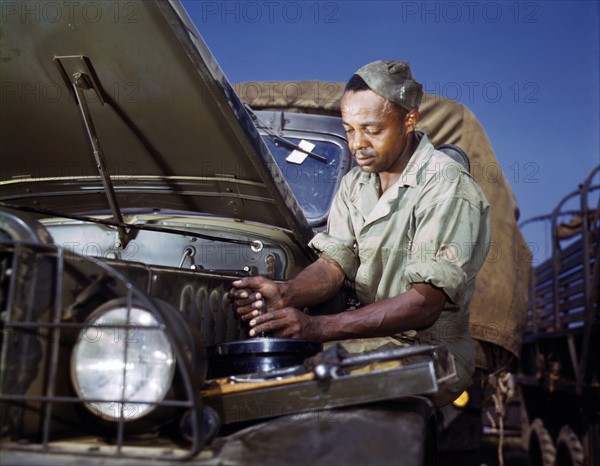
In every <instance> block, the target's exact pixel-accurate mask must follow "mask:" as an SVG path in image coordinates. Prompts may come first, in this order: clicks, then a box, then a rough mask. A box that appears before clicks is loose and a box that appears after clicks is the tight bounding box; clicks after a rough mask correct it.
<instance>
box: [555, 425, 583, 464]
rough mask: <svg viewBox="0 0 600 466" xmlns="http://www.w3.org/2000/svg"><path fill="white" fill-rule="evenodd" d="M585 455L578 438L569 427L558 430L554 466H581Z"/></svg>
mask: <svg viewBox="0 0 600 466" xmlns="http://www.w3.org/2000/svg"><path fill="white" fill-rule="evenodd" d="M584 459H585V455H584V453H583V446H582V445H581V442H580V441H579V438H578V437H577V435H576V434H575V432H573V430H572V429H571V428H570V427H569V426H563V428H562V429H560V432H559V434H558V438H557V440H556V462H555V463H554V464H555V465H556V466H583V464H584Z"/></svg>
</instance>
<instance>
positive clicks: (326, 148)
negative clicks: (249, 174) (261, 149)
mask: <svg viewBox="0 0 600 466" xmlns="http://www.w3.org/2000/svg"><path fill="white" fill-rule="evenodd" d="M285 139H286V140H287V141H289V142H291V143H293V144H296V145H299V144H301V143H302V144H306V142H308V143H310V144H314V148H312V149H311V150H310V152H312V153H313V154H316V155H319V156H321V157H324V158H325V161H323V160H320V159H318V158H315V157H311V156H310V155H307V154H302V156H301V158H303V159H304V160H302V161H301V163H294V162H289V161H288V160H286V159H287V158H288V157H289V156H290V154H291V153H292V152H294V149H293V148H291V147H289V146H288V145H285V144H282V143H281V142H278V140H277V139H273V138H270V137H268V136H266V137H265V138H264V140H265V143H266V144H267V146H268V147H269V150H270V151H271V153H272V154H273V157H275V160H276V161H277V165H279V168H280V169H281V172H282V173H283V176H284V177H285V179H286V180H287V182H288V184H289V185H290V188H291V189H292V192H293V193H294V195H295V196H296V200H297V201H298V203H299V204H300V206H301V207H302V210H303V211H304V215H305V216H306V218H307V220H308V221H309V222H310V223H311V224H313V225H314V224H315V223H318V222H320V221H324V220H325V219H326V217H327V214H328V213H329V207H330V206H331V201H332V200H333V195H334V194H335V192H336V189H337V185H338V181H339V177H340V176H341V175H340V173H339V172H340V157H341V153H342V149H341V147H340V146H339V145H337V144H335V143H333V142H330V141H320V140H315V139H306V138H305V139H302V138H294V137H288V136H285ZM303 141H305V142H303ZM309 147H310V146H309ZM304 155H305V156H306V158H304V157H303V156H304Z"/></svg>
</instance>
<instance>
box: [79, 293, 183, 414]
mask: <svg viewBox="0 0 600 466" xmlns="http://www.w3.org/2000/svg"><path fill="white" fill-rule="evenodd" d="M128 316H129V319H128ZM87 322H88V323H89V327H86V328H85V329H84V330H83V331H82V332H81V333H80V335H79V338H78V339H77V343H76V344H75V346H74V348H73V353H72V355H71V380H72V382H73V386H74V387H75V391H76V392H77V395H78V396H79V397H80V398H81V399H82V400H84V405H85V407H86V408H87V409H89V410H90V411H91V412H93V413H94V414H96V415H97V416H100V417H101V418H102V419H106V420H109V421H117V420H119V418H120V417H121V411H122V412H123V419H124V420H125V421H132V420H135V419H139V418H141V417H143V416H145V415H147V414H148V413H150V412H151V411H152V410H154V408H155V407H156V403H159V402H161V401H162V400H163V399H164V398H165V396H166V394H167V392H168V391H169V388H170V387H171V384H172V381H173V374H174V372H175V357H174V354H173V349H172V347H171V344H170V343H169V340H168V338H167V335H166V334H165V332H164V331H163V330H161V329H159V328H158V327H159V322H158V321H157V320H156V319H155V318H154V316H153V315H152V314H151V313H150V312H148V311H146V310H144V309H142V308H140V307H139V306H136V305H135V304H134V305H133V306H131V309H130V311H129V312H128V310H127V306H124V305H122V306H118V307H112V308H110V309H106V308H104V309H102V308H101V309H98V310H97V311H95V312H94V313H92V314H91V315H90V317H89V318H88V320H87ZM146 327H154V328H146ZM85 400H94V401H89V402H88V401H85ZM97 400H101V401H97ZM103 400H106V401H103Z"/></svg>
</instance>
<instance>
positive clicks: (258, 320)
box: [250, 307, 321, 341]
mask: <svg viewBox="0 0 600 466" xmlns="http://www.w3.org/2000/svg"><path fill="white" fill-rule="evenodd" d="M317 321H318V317H311V316H309V315H306V314H305V313H303V312H302V311H300V310H299V309H297V308H294V307H286V308H284V309H279V310H277V311H272V312H267V313H265V314H260V315H257V316H256V317H254V318H253V319H252V320H251V321H250V327H252V330H250V336H251V337H253V336H257V335H260V334H261V333H263V332H264V333H265V334H267V335H269V336H272V337H277V338H301V339H304V340H310V341H320V340H321V338H320V332H319V325H318V323H317Z"/></svg>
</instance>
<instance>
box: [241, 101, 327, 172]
mask: <svg viewBox="0 0 600 466" xmlns="http://www.w3.org/2000/svg"><path fill="white" fill-rule="evenodd" d="M245 107H246V110H248V113H249V114H250V117H251V118H252V121H254V124H255V125H256V127H257V128H260V129H262V130H263V131H264V132H265V133H267V136H269V137H270V138H271V139H274V140H276V141H278V142H280V143H281V144H282V145H284V146H286V147H288V148H290V149H294V150H297V151H299V152H302V153H304V154H306V155H308V156H309V157H312V158H313V159H315V160H318V161H319V162H323V163H327V159H326V158H325V157H323V156H322V155H319V154H315V153H314V152H311V151H309V150H306V149H304V148H303V147H301V146H299V145H298V144H296V143H294V142H292V141H290V140H289V139H286V138H284V137H282V136H279V135H278V134H275V133H274V132H273V131H272V130H271V128H270V127H269V126H268V125H266V124H265V123H264V122H263V121H261V119H260V118H258V116H256V114H255V113H254V112H253V111H252V109H251V108H250V107H248V105H246V106H245Z"/></svg>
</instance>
